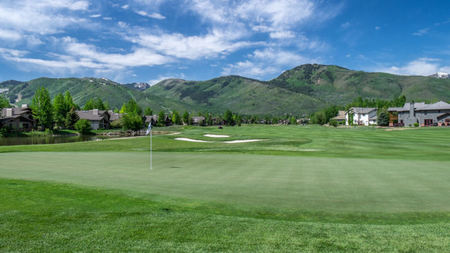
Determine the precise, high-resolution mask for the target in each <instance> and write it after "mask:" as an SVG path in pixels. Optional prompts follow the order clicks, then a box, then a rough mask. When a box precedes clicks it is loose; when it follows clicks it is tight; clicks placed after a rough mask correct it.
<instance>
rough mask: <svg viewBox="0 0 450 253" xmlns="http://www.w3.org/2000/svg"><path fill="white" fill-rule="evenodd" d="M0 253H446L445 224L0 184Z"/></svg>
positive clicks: (54, 186)
mask: <svg viewBox="0 0 450 253" xmlns="http://www.w3.org/2000/svg"><path fill="white" fill-rule="evenodd" d="M0 193H1V195H0V196H2V197H1V198H2V205H0V212H1V214H2V215H1V216H0V250H1V251H22V252H23V251H42V252H49V251H102V252H103V251H114V252H117V251H153V252H154V251H156V252H174V251H183V252H190V251H193V252H198V251H212V252H217V251H222V252H238V251H247V252H274V251H283V252H293V251H326V252H330V251H334V252H342V251H361V252H380V251H384V252H385V251H398V252H445V251H448V249H449V244H450V240H449V238H450V234H449V231H450V226H449V224H448V223H436V224H415V225H371V224H336V223H325V222H301V221H285V220H279V219H276V217H274V218H254V217H251V216H241V217H239V216H229V215H221V214H215V213H214V212H211V211H210V210H208V209H207V210H202V209H198V210H192V208H191V207H190V205H189V204H188V203H186V204H183V205H178V206H173V205H169V204H164V203H161V202H159V201H150V200H143V199H139V198H131V197H129V196H124V195H121V194H117V193H114V192H110V191H99V190H94V189H82V188H77V187H73V186H68V185H60V184H51V183H36V182H29V181H17V180H0Z"/></svg>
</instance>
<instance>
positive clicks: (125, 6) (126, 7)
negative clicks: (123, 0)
mask: <svg viewBox="0 0 450 253" xmlns="http://www.w3.org/2000/svg"><path fill="white" fill-rule="evenodd" d="M120 8H122V9H124V10H127V9H128V8H130V6H129V5H128V4H124V5H122V7H120Z"/></svg>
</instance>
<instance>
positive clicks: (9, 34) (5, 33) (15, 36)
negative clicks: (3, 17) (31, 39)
mask: <svg viewBox="0 0 450 253" xmlns="http://www.w3.org/2000/svg"><path fill="white" fill-rule="evenodd" d="M0 39H3V40H20V39H22V34H20V33H18V32H16V31H13V30H5V29H1V28H0Z"/></svg>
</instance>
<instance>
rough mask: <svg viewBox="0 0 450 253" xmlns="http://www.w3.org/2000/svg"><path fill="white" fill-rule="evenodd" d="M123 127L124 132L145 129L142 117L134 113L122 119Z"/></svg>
mask: <svg viewBox="0 0 450 253" xmlns="http://www.w3.org/2000/svg"><path fill="white" fill-rule="evenodd" d="M122 127H123V129H124V130H134V131H137V130H140V129H142V127H143V122H142V117H141V116H140V115H139V114H137V113H136V112H134V113H127V114H125V115H123V117H122Z"/></svg>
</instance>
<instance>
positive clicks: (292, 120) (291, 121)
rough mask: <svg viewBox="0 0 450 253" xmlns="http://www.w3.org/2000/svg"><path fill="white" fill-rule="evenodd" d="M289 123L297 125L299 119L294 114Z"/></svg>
mask: <svg viewBox="0 0 450 253" xmlns="http://www.w3.org/2000/svg"><path fill="white" fill-rule="evenodd" d="M289 124H291V125H297V119H296V118H295V117H294V116H292V117H291V118H290V119H289Z"/></svg>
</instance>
